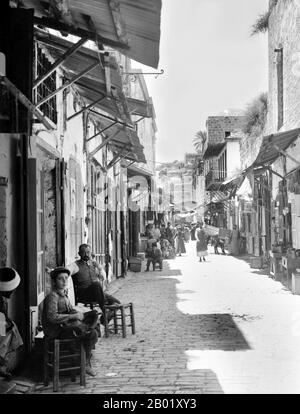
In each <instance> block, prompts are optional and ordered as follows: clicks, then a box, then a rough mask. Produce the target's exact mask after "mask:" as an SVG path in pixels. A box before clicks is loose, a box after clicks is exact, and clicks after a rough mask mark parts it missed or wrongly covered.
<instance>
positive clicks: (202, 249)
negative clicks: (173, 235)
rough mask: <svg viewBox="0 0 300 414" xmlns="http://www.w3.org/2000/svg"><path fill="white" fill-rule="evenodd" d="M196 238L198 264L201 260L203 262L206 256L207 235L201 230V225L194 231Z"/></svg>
mask: <svg viewBox="0 0 300 414" xmlns="http://www.w3.org/2000/svg"><path fill="white" fill-rule="evenodd" d="M196 237H197V243H196V251H197V256H198V257H199V262H202V259H203V261H204V262H205V256H207V235H206V233H205V231H204V230H203V224H202V223H200V224H199V227H198V228H197V230H196Z"/></svg>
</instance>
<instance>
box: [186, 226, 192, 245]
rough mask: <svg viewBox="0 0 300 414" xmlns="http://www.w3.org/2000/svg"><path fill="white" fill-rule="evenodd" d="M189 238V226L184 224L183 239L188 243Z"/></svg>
mask: <svg viewBox="0 0 300 414" xmlns="http://www.w3.org/2000/svg"><path fill="white" fill-rule="evenodd" d="M190 239H191V232H190V229H189V226H184V240H185V242H186V243H188V242H189V241H190Z"/></svg>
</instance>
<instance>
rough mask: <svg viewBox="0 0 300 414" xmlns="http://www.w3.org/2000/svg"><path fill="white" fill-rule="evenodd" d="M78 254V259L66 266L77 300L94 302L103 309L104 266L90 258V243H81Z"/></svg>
mask: <svg viewBox="0 0 300 414" xmlns="http://www.w3.org/2000/svg"><path fill="white" fill-rule="evenodd" d="M78 254H79V256H80V259H79V260H76V261H75V262H74V263H72V264H71V265H69V266H67V268H68V270H69V271H70V275H71V276H72V279H73V282H74V289H76V296H77V300H78V301H79V302H82V303H89V302H96V303H98V305H99V307H100V309H101V310H102V311H103V305H104V293H103V288H102V282H103V280H104V278H105V276H106V273H105V271H104V268H103V267H102V266H101V265H100V264H99V263H98V262H96V260H92V253H91V247H90V245H88V244H81V245H80V246H79V249H78Z"/></svg>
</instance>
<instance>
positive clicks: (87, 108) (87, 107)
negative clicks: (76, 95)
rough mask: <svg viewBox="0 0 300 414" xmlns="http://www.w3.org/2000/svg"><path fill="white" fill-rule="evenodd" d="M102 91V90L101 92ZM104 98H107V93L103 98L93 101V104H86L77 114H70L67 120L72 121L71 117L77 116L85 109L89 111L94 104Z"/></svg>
mask: <svg viewBox="0 0 300 414" xmlns="http://www.w3.org/2000/svg"><path fill="white" fill-rule="evenodd" d="M100 93H101V92H100ZM103 99H105V95H103V96H102V97H101V98H99V99H97V100H96V101H94V102H92V103H91V104H89V105H88V106H85V107H84V108H82V109H81V110H80V111H78V112H75V114H73V115H71V116H69V118H67V121H70V119H72V118H75V116H77V115H80V114H82V113H83V112H84V111H87V110H89V109H91V108H92V107H93V106H95V105H96V104H97V103H99V102H101V101H103Z"/></svg>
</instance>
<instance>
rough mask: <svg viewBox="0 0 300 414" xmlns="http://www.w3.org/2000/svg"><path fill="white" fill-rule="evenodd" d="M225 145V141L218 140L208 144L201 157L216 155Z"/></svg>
mask: <svg viewBox="0 0 300 414" xmlns="http://www.w3.org/2000/svg"><path fill="white" fill-rule="evenodd" d="M225 146H226V142H220V143H218V144H208V146H207V148H206V150H205V152H204V154H203V158H209V157H217V156H218V155H219V154H220V152H221V151H222V150H223V148H224V147H225Z"/></svg>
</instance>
